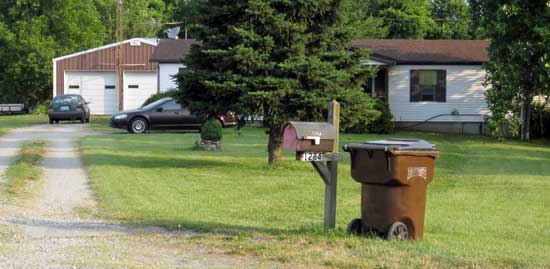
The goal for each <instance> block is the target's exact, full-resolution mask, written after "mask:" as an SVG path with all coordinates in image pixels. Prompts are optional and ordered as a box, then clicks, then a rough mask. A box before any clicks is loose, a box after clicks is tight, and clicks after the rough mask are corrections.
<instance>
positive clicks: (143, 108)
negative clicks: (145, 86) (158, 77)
mask: <svg viewBox="0 0 550 269" xmlns="http://www.w3.org/2000/svg"><path fill="white" fill-rule="evenodd" d="M167 100H168V99H166V98H163V99H160V100H157V101H155V102H152V103H150V104H148V105H145V106H142V107H141V108H140V109H141V110H151V109H153V108H155V107H157V106H158V105H160V104H162V103H164V102H166V101H167Z"/></svg>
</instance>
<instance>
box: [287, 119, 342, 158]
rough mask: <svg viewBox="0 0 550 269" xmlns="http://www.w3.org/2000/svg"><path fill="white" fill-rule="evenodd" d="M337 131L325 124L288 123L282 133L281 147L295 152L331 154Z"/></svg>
mask: <svg viewBox="0 0 550 269" xmlns="http://www.w3.org/2000/svg"><path fill="white" fill-rule="evenodd" d="M336 135H337V131H336V129H335V128H334V126H332V124H330V123H327V122H298V121H291V122H289V123H288V124H287V125H286V126H285V128H284V131H283V147H284V148H285V149H287V150H292V151H296V152H331V151H332V150H333V148H334V142H335V141H336Z"/></svg>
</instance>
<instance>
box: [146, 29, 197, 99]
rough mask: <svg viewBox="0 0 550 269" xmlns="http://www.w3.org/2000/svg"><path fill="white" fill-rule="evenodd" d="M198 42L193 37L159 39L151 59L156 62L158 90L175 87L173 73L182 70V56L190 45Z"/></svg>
mask: <svg viewBox="0 0 550 269" xmlns="http://www.w3.org/2000/svg"><path fill="white" fill-rule="evenodd" d="M193 44H198V42H197V41H195V40H194V39H161V40H160V42H159V45H158V47H157V49H156V50H155V52H154V53H153V55H152V56H151V61H153V62H155V63H157V64H158V81H159V92H165V91H167V90H170V89H174V88H177V87H178V85H177V84H176V79H175V78H174V75H175V74H177V73H178V72H180V71H182V70H184V69H185V68H186V66H185V65H184V64H183V63H182V59H183V57H184V56H185V55H186V54H188V53H189V51H190V50H191V46H192V45H193Z"/></svg>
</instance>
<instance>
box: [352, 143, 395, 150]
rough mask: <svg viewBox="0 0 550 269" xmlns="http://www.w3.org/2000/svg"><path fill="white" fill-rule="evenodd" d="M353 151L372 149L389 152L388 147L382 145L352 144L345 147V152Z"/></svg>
mask: <svg viewBox="0 0 550 269" xmlns="http://www.w3.org/2000/svg"><path fill="white" fill-rule="evenodd" d="M352 149H366V150H369V149H372V150H384V151H389V147H388V146H382V145H370V144H358V143H351V144H347V145H344V151H348V152H349V151H351V150H352Z"/></svg>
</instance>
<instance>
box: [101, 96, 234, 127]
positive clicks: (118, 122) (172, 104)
mask: <svg viewBox="0 0 550 269" xmlns="http://www.w3.org/2000/svg"><path fill="white" fill-rule="evenodd" d="M218 120H219V121H220V122H221V123H222V126H224V127H230V126H236V125H237V117H236V116H235V114H234V113H232V112H229V113H227V114H225V115H223V116H220V117H218ZM110 125H111V127H113V128H119V129H126V130H128V131H129V132H132V133H144V132H146V131H148V130H199V129H200V128H201V125H202V119H201V118H199V117H197V116H195V115H193V114H192V113H191V111H189V109H187V108H185V107H184V106H182V105H181V104H179V103H178V102H177V101H176V100H175V99H173V98H170V97H167V98H163V99H160V100H158V101H156V102H153V103H151V104H148V105H146V106H144V107H142V108H138V109H133V110H127V111H122V112H120V113H117V114H115V115H113V116H112V117H111V121H110Z"/></svg>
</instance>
